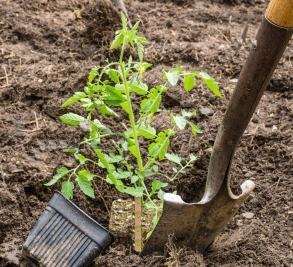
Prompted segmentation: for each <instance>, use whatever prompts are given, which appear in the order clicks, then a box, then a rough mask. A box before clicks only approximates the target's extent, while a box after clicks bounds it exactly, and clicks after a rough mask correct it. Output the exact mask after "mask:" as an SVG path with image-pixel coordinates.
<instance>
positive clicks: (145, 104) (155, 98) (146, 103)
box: [140, 87, 162, 113]
mask: <svg viewBox="0 0 293 267" xmlns="http://www.w3.org/2000/svg"><path fill="white" fill-rule="evenodd" d="M158 89H159V90H160V87H157V88H152V89H151V90H150V92H149V94H148V96H147V97H148V99H144V100H142V102H141V103H140V108H141V110H142V111H143V112H144V113H147V112H151V113H156V112H157V111H158V109H159V106H160V103H161V101H162V97H161V93H159V90H158Z"/></svg>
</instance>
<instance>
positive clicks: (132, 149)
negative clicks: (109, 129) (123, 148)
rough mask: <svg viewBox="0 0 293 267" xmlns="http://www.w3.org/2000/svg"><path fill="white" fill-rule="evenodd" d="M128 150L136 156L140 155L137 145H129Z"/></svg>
mask: <svg viewBox="0 0 293 267" xmlns="http://www.w3.org/2000/svg"><path fill="white" fill-rule="evenodd" d="M128 150H129V151H130V153H131V154H132V155H133V156H135V157H136V158H137V157H138V154H137V150H136V146H135V145H133V146H129V147H128Z"/></svg>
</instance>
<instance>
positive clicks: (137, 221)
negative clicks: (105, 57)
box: [120, 37, 143, 252]
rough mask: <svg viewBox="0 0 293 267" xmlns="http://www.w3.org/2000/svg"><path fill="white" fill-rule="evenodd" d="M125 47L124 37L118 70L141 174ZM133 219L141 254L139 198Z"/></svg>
mask: <svg viewBox="0 0 293 267" xmlns="http://www.w3.org/2000/svg"><path fill="white" fill-rule="evenodd" d="M125 47H126V38H125V37H124V39H123V45H122V49H121V54H120V68H121V76H122V80H123V84H124V88H125V94H126V101H127V105H128V114H129V120H130V124H131V128H132V133H133V139H134V144H135V152H136V153H135V154H136V159H137V164H138V168H139V171H140V172H143V164H142V159H141V154H140V149H139V143H138V138H137V132H136V128H135V119H134V114H133V109H132V105H131V104H132V103H131V98H130V92H129V88H128V85H127V80H126V73H125V63H124V62H123V55H124V50H125ZM142 182H143V179H139V185H141V184H142ZM134 218H135V225H134V230H135V234H134V239H135V240H134V249H135V250H136V251H137V252H141V249H142V248H141V242H142V238H141V235H142V234H141V197H135V198H134Z"/></svg>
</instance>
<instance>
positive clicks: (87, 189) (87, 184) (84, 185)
mask: <svg viewBox="0 0 293 267" xmlns="http://www.w3.org/2000/svg"><path fill="white" fill-rule="evenodd" d="M76 180H77V183H78V185H79V187H80V189H81V191H82V192H83V193H84V194H85V195H87V196H89V197H91V198H95V193H94V190H93V188H92V182H91V181H89V180H88V179H87V178H86V177H84V176H80V175H78V176H77V178H76Z"/></svg>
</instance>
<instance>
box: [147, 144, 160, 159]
mask: <svg viewBox="0 0 293 267" xmlns="http://www.w3.org/2000/svg"><path fill="white" fill-rule="evenodd" d="M148 151H149V154H150V156H152V157H156V156H157V155H158V154H159V151H160V147H159V145H158V144H157V143H151V144H150V145H149V147H148Z"/></svg>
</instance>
